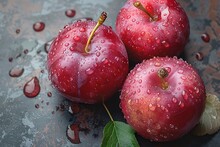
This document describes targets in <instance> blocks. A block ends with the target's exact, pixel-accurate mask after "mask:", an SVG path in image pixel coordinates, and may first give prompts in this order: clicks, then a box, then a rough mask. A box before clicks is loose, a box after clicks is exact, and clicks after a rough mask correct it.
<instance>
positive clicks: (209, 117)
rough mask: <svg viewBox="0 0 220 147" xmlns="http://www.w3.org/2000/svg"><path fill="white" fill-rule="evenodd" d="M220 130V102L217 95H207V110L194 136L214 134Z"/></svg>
mask: <svg viewBox="0 0 220 147" xmlns="http://www.w3.org/2000/svg"><path fill="white" fill-rule="evenodd" d="M219 129H220V100H219V99H218V97H217V96H216V95H212V94H207V96H206V105H205V110H204V112H203V114H202V117H201V119H200V122H199V124H198V125H197V126H196V127H195V128H194V130H193V132H192V133H193V134H194V135H197V136H203V135H206V134H214V133H216V132H217V131H219Z"/></svg>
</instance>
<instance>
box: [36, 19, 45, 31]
mask: <svg viewBox="0 0 220 147" xmlns="http://www.w3.org/2000/svg"><path fill="white" fill-rule="evenodd" d="M44 28H45V23H44V22H41V21H40V22H36V23H34V24H33V29H34V31H36V32H40V31H43V30H44Z"/></svg>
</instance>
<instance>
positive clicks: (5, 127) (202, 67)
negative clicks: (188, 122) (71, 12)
mask: <svg viewBox="0 0 220 147" xmlns="http://www.w3.org/2000/svg"><path fill="white" fill-rule="evenodd" d="M124 2H125V0H105V1H103V0H95V1H89V0H62V1H59V0H19V1H14V0H1V1H0V100H1V101H0V146H1V147H6V146H10V147H11V146H44V147H45V146H99V145H100V143H101V139H102V130H103V127H104V125H105V124H106V123H107V122H108V121H109V118H108V116H107V114H106V113H105V111H104V109H103V108H102V106H101V105H92V106H91V105H82V104H73V103H71V102H69V101H67V100H65V99H64V98H63V97H62V96H60V95H59V94H58V93H57V92H56V91H54V89H53V88H52V87H51V85H50V82H49V80H48V78H47V77H48V75H47V71H46V67H45V62H46V57H47V53H46V52H45V49H44V45H45V43H47V42H48V41H50V40H51V39H52V38H53V37H54V36H56V34H57V33H58V30H59V29H61V28H62V27H63V26H64V25H65V24H68V23H70V22H71V21H72V20H73V19H78V18H84V17H91V18H93V19H97V18H98V16H99V14H100V13H101V12H102V11H103V10H104V11H106V12H107V13H108V19H107V21H106V22H105V24H106V25H111V26H112V27H113V28H114V22H115V19H116V16H117V13H118V11H119V9H120V8H121V7H122V5H123V3H124ZM179 2H180V4H181V5H182V6H183V8H184V9H185V10H186V13H187V15H188V17H189V19H190V25H191V34H190V41H189V43H188V44H187V46H186V49H185V52H184V54H183V55H182V57H183V59H185V60H187V61H188V62H189V63H191V64H192V65H193V66H194V67H195V68H197V69H198V71H199V74H200V75H201V76H202V78H203V80H204V82H205V85H206V89H207V91H208V92H210V93H213V94H216V95H217V96H218V97H220V9H219V7H220V1H219V0H210V1H200V0H182V1H180V0H179ZM67 9H75V10H76V15H75V17H74V18H68V17H66V16H65V11H66V10H67ZM38 21H43V22H45V24H46V26H45V29H44V30H43V31H42V32H35V31H34V30H33V28H32V25H33V24H34V23H35V22H38ZM17 29H20V32H19V33H16V30H17ZM203 33H208V34H209V36H210V42H208V43H207V42H204V41H203V40H202V39H201V35H202V34H203ZM25 49H28V53H27V54H25V53H24V50H25ZM198 52H201V53H202V54H203V55H204V57H203V60H201V61H199V60H197V59H196V54H197V53H198ZM10 57H12V58H13V61H12V62H9V58H10ZM16 65H19V66H21V67H23V68H24V73H23V75H22V76H21V77H18V78H12V77H10V76H9V74H8V73H9V70H10V69H11V68H13V67H14V66H16ZM33 76H37V77H38V78H39V81H40V86H41V92H40V94H39V95H38V96H37V97H35V98H33V99H29V98H27V97H25V96H24V94H23V86H24V84H25V83H26V82H27V81H28V80H30V78H32V77H33ZM48 92H51V93H52V96H51V97H49V96H48V95H47V93H48ZM107 105H108V107H109V108H110V111H111V112H112V114H113V117H114V118H115V120H122V121H123V116H122V114H121V111H120V109H119V108H118V95H117V94H116V96H115V97H114V98H113V99H112V101H110V102H109V103H108V104H107ZM70 106H72V107H73V108H75V109H76V110H75V111H74V114H71V113H70V111H69V107H70ZM71 124H77V125H78V126H79V128H80V131H79V137H80V140H81V143H80V144H79V145H76V144H72V143H71V142H70V141H69V140H68V139H67V136H66V130H67V126H68V125H71ZM137 137H138V141H139V143H140V145H141V146H159V147H160V146H183V147H186V146H204V147H207V146H210V147H211V146H220V140H219V138H220V133H217V134H214V135H210V136H204V137H195V136H192V135H190V134H188V135H186V136H184V137H183V138H181V139H180V140H177V141H175V142H170V143H152V142H150V141H148V140H144V139H143V138H141V137H139V136H137Z"/></svg>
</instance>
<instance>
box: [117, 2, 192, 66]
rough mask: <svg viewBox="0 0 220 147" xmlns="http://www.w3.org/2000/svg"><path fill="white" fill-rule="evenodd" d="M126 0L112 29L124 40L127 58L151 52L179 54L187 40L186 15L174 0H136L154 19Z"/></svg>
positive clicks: (139, 57) (136, 59)
mask: <svg viewBox="0 0 220 147" xmlns="http://www.w3.org/2000/svg"><path fill="white" fill-rule="evenodd" d="M134 2H135V0H128V1H127V2H126V3H125V5H124V6H123V7H122V8H121V10H120V12H119V14H118V16H117V18H116V32H117V33H118V34H119V37H120V38H121V39H122V41H123V42H124V44H125V47H126V49H127V51H128V56H129V60H130V61H133V62H134V63H138V62H139V63H140V62H141V61H142V60H144V59H149V58H152V57H154V56H161V57H163V56H170V57H173V56H179V55H180V54H181V53H182V52H183V50H184V48H185V45H186V44H187V42H188V40H189V34H190V25H189V20H188V17H187V15H186V13H185V11H184V10H183V8H182V7H181V6H180V4H179V3H177V2H176V1H175V0H139V2H141V3H142V5H143V6H144V8H145V9H146V10H147V11H148V12H149V13H150V14H151V15H153V16H157V20H155V21H153V20H152V19H151V18H150V17H149V16H148V15H147V14H146V13H145V12H143V11H141V10H139V9H138V8H136V7H135V6H134V5H133V3H134Z"/></svg>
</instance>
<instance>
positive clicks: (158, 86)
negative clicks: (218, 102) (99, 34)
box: [120, 57, 206, 142]
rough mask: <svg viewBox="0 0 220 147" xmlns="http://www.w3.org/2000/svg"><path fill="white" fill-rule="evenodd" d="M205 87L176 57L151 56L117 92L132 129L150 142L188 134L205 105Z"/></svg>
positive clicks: (198, 77) (197, 76)
mask: <svg viewBox="0 0 220 147" xmlns="http://www.w3.org/2000/svg"><path fill="white" fill-rule="evenodd" d="M205 97H206V94H205V86H204V84H203V81H202V79H201V78H200V76H199V75H198V73H197V72H196V70H195V69H194V68H193V67H192V66H190V65H189V64H188V63H187V62H185V61H183V60H181V59H177V57H174V58H170V57H155V58H151V59H149V60H144V61H143V62H142V63H140V64H137V65H136V66H135V68H134V69H133V70H131V72H130V73H129V75H128V77H127V79H126V80H125V83H124V85H123V88H122V92H121V96H120V98H121V103H120V105H121V109H122V111H123V114H124V116H125V119H126V120H127V122H128V124H130V125H131V126H132V127H133V128H134V130H136V131H137V133H138V134H140V135H141V136H143V137H144V138H147V139H150V140H152V141H159V142H163V141H170V140H174V139H177V138H180V137H181V136H183V135H185V134H186V133H188V132H189V131H190V130H191V129H192V128H193V127H194V126H195V125H196V124H197V123H198V122H199V119H200V117H201V114H202V112H203V110H204V106H205Z"/></svg>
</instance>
